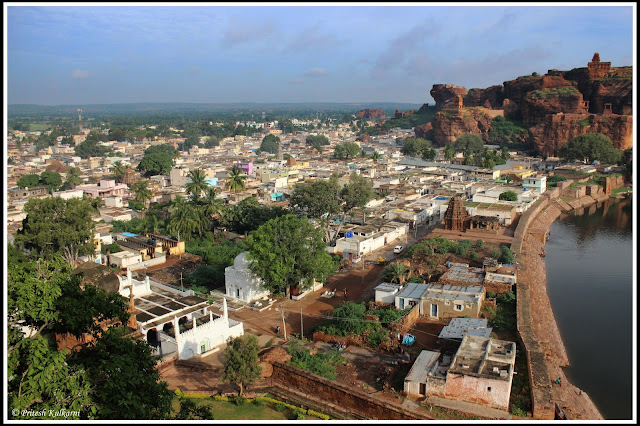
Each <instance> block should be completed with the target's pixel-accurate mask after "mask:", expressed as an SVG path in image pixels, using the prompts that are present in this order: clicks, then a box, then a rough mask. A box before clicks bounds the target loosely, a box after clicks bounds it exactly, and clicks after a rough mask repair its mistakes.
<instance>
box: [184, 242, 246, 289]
mask: <svg viewBox="0 0 640 426" xmlns="http://www.w3.org/2000/svg"><path fill="white" fill-rule="evenodd" d="M185 248H186V251H187V252H189V253H192V254H195V255H197V256H200V257H202V260H204V262H205V263H206V265H202V266H199V267H198V268H197V269H196V270H195V271H193V272H192V273H191V274H190V275H189V276H188V277H187V282H188V283H189V284H192V285H198V286H203V287H206V288H208V289H214V288H218V287H222V286H224V269H225V268H226V267H227V266H231V265H233V261H234V260H235V258H236V256H238V255H239V254H240V253H242V252H243V251H245V250H246V249H247V246H246V244H245V242H244V241H243V240H234V241H231V240H228V239H224V238H222V237H220V236H216V237H213V236H212V235H211V234H206V235H205V236H204V238H202V239H194V240H190V241H187V242H186V245H185Z"/></svg>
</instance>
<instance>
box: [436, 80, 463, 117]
mask: <svg viewBox="0 0 640 426" xmlns="http://www.w3.org/2000/svg"><path fill="white" fill-rule="evenodd" d="M429 93H430V94H431V97H432V98H433V99H435V101H436V110H438V111H441V110H443V109H445V108H458V107H461V106H463V99H464V97H465V96H466V95H467V89H465V88H464V87H462V86H454V85H452V84H434V85H433V88H432V89H431V92H429Z"/></svg>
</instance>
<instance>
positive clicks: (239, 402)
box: [233, 395, 247, 406]
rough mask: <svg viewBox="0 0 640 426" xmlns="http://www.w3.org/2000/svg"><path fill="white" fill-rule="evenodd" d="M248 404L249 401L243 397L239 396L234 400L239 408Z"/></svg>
mask: <svg viewBox="0 0 640 426" xmlns="http://www.w3.org/2000/svg"><path fill="white" fill-rule="evenodd" d="M246 402H247V399H246V398H245V397H244V396H242V395H238V396H236V397H235V398H233V403H234V404H236V405H237V406H241V405H244V404H245V403H246Z"/></svg>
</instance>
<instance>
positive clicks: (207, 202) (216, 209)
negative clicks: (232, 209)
mask: <svg viewBox="0 0 640 426" xmlns="http://www.w3.org/2000/svg"><path fill="white" fill-rule="evenodd" d="M217 196H218V191H217V190H216V189H215V188H208V189H207V191H206V195H205V197H204V199H203V200H202V201H203V205H202V211H203V213H204V214H205V216H206V217H208V218H209V219H210V220H211V221H213V222H217V221H219V220H220V219H221V218H222V216H223V214H224V205H223V203H222V200H221V199H220V198H216V197H217Z"/></svg>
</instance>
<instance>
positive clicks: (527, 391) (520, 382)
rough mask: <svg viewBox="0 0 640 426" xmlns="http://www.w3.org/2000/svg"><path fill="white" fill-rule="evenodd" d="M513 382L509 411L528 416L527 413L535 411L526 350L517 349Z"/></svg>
mask: <svg viewBox="0 0 640 426" xmlns="http://www.w3.org/2000/svg"><path fill="white" fill-rule="evenodd" d="M514 371H515V372H516V373H518V374H514V375H513V382H512V384H511V397H510V398H509V411H510V412H511V414H514V415H516V416H520V417H527V413H530V412H532V411H533V407H532V403H531V388H530V384H529V369H528V367H527V358H526V355H525V353H524V351H522V350H520V348H518V349H516V364H515V366H514Z"/></svg>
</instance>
